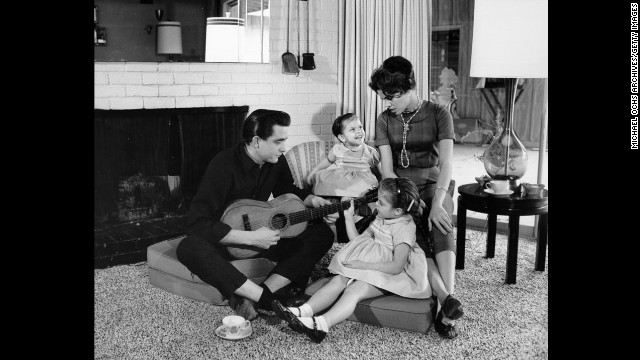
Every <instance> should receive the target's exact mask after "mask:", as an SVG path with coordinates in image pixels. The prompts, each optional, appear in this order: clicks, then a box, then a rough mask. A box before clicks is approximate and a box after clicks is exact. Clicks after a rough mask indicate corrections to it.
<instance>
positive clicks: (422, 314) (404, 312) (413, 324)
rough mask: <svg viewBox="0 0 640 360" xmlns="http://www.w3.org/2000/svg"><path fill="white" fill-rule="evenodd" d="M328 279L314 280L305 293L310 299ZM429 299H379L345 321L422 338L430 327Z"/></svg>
mask: <svg viewBox="0 0 640 360" xmlns="http://www.w3.org/2000/svg"><path fill="white" fill-rule="evenodd" d="M330 279H331V277H324V278H321V279H318V280H316V281H315V282H313V283H312V284H311V285H309V286H308V287H307V289H306V290H305V294H307V295H313V294H314V293H315V292H316V291H318V290H319V289H320V288H321V287H322V286H323V285H324V284H326V283H327V282H329V280H330ZM434 305H436V303H435V301H434V299H433V298H429V299H409V298H405V297H401V296H397V295H382V296H378V297H375V298H371V299H367V300H362V301H360V302H359V303H358V305H356V309H355V311H354V312H353V314H351V316H349V318H347V320H351V321H358V322H362V323H366V324H371V325H377V326H384V327H389V328H395V329H400V330H407V331H413V332H418V333H423V334H426V333H427V331H429V329H430V328H431V325H432V323H433V316H432V314H431V310H432V307H433V306H434Z"/></svg>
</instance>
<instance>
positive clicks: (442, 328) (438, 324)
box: [433, 311, 458, 339]
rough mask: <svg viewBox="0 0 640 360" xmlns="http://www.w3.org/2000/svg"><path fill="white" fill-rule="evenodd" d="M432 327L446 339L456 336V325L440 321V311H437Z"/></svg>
mask: <svg viewBox="0 0 640 360" xmlns="http://www.w3.org/2000/svg"><path fill="white" fill-rule="evenodd" d="M433 327H434V329H435V330H436V332H437V333H438V334H439V335H440V336H442V337H443V338H446V339H453V338H455V337H456V336H458V331H457V330H456V326H455V325H452V324H447V325H445V324H444V323H443V322H442V311H439V312H438V315H437V316H436V318H435V320H434V321H433Z"/></svg>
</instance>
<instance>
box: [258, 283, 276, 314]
mask: <svg viewBox="0 0 640 360" xmlns="http://www.w3.org/2000/svg"><path fill="white" fill-rule="evenodd" d="M260 287H261V288H262V295H260V299H258V307H260V308H261V309H266V310H271V301H273V300H274V297H273V293H272V292H271V290H270V289H269V288H268V287H267V285H265V284H264V283H262V284H260Z"/></svg>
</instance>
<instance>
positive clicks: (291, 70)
mask: <svg viewBox="0 0 640 360" xmlns="http://www.w3.org/2000/svg"><path fill="white" fill-rule="evenodd" d="M290 8H291V0H289V1H288V3H287V51H286V52H285V53H284V54H282V73H283V74H296V76H298V75H300V70H299V69H298V64H297V63H296V57H295V55H293V54H292V53H290V52H289V23H290V22H291V11H290Z"/></svg>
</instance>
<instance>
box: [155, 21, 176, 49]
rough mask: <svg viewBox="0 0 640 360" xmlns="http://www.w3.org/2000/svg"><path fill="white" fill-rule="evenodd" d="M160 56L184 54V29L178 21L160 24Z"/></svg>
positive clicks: (158, 47)
mask: <svg viewBox="0 0 640 360" xmlns="http://www.w3.org/2000/svg"><path fill="white" fill-rule="evenodd" d="M157 29H158V44H157V45H158V46H157V53H158V55H174V54H182V28H181V27H180V22H178V21H161V22H159V23H158V26H157Z"/></svg>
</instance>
